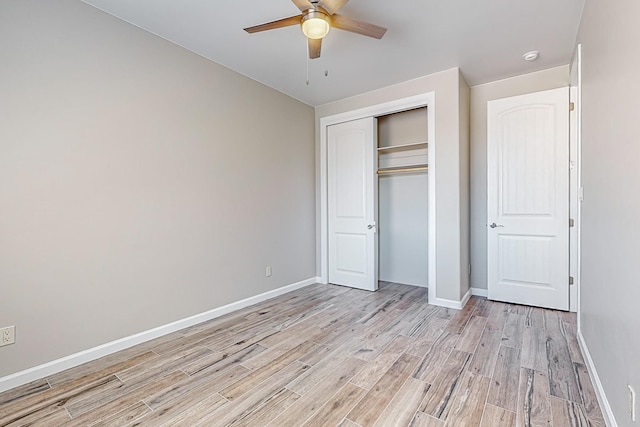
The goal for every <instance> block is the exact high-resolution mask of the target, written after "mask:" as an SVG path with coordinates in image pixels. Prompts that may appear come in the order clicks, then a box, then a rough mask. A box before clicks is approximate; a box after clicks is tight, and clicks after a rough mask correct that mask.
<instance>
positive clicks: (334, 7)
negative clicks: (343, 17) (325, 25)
mask: <svg viewBox="0 0 640 427" xmlns="http://www.w3.org/2000/svg"><path fill="white" fill-rule="evenodd" d="M348 1H349V0H320V1H319V2H318V6H320V7H321V8H323V9H324V10H326V11H327V12H329V15H333V14H334V13H336V12H337V11H338V10H339V9H340V8H341V7H342V6H344V5H345V4H347V2H348Z"/></svg>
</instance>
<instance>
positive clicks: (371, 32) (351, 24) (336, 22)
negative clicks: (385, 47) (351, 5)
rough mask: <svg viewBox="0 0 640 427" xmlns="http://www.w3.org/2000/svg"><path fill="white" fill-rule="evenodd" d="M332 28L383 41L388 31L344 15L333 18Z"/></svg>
mask: <svg viewBox="0 0 640 427" xmlns="http://www.w3.org/2000/svg"><path fill="white" fill-rule="evenodd" d="M331 26H332V27H334V28H339V29H341V30H345V31H350V32H352V33H357V34H362V35H363V36H367V37H373V38H374V39H381V38H382V36H384V33H386V32H387V29H386V28H384V27H379V26H377V25H373V24H369V23H368V22H362V21H356V20H355V19H351V18H347V17H346V16H343V15H337V14H336V15H333V16H332V17H331Z"/></svg>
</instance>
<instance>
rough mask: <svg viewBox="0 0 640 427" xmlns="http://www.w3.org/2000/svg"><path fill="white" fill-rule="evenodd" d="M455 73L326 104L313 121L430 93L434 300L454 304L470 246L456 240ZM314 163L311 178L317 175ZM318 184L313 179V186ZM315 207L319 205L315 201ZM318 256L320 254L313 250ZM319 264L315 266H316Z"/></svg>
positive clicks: (458, 140)
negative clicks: (433, 159)
mask: <svg viewBox="0 0 640 427" xmlns="http://www.w3.org/2000/svg"><path fill="white" fill-rule="evenodd" d="M461 78H462V77H461V75H460V72H459V70H458V69H457V68H452V69H450V70H446V71H442V72H439V73H435V74H430V75H428V76H424V77H421V78H418V79H415V80H410V81H407V82H404V83H400V84H397V85H393V86H388V87H385V88H381V89H378V90H375V91H372V92H367V93H364V94H361V95H356V96H353V97H350V98H346V99H343V100H340V101H336V102H333V103H330V104H325V105H321V106H319V107H316V123H317V124H318V125H319V123H320V118H322V117H328V116H332V115H335V114H339V113H344V112H347V111H353V110H356V109H359V108H365V107H369V106H372V105H377V104H381V103H384V102H390V101H393V100H397V99H402V98H406V97H409V96H414V95H417V94H421V93H427V92H435V105H436V113H435V116H436V117H435V122H436V124H435V133H436V144H438V148H437V150H436V153H437V156H438V159H437V168H436V175H437V177H436V192H437V194H436V198H437V203H436V210H437V212H436V216H437V222H438V223H437V226H436V275H437V278H436V280H437V296H438V298H445V299H449V300H455V301H459V300H460V298H461V297H462V294H463V293H464V292H466V289H465V286H467V285H466V283H465V282H464V281H463V279H464V276H466V269H465V271H464V272H462V271H461V257H462V256H464V255H463V253H464V252H468V250H469V248H468V246H467V247H464V246H462V245H464V242H465V239H463V238H461V233H463V230H464V224H463V216H464V214H463V213H462V212H461V209H462V208H463V206H462V205H461V203H462V202H461V199H464V198H467V197H469V195H468V194H464V193H461V191H462V190H464V185H461V183H460V182H461V180H464V179H465V176H464V174H465V172H464V171H461V170H460V156H461V153H460V151H461V150H464V149H465V146H466V145H465V143H464V135H461V130H460V113H461V107H460V102H461V100H464V96H460V93H461V89H462V90H463V88H464V85H466V83H461V82H460V79H461ZM316 138H317V145H316V155H317V156H318V157H317V158H318V160H319V159H320V157H319V153H320V130H319V126H318V129H316ZM319 171H320V168H319V165H318V166H317V172H316V174H317V175H318V176H319ZM319 182H320V180H319V178H318V183H319ZM317 205H318V206H320V203H319V198H318V199H317ZM317 235H318V239H317V240H318V245H319V242H320V238H319V236H320V230H319V225H318V229H317ZM318 252H319V250H318ZM319 264H320V263H319V262H318V265H319ZM463 291H464V292H463Z"/></svg>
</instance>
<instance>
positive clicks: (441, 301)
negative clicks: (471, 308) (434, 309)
mask: <svg viewBox="0 0 640 427" xmlns="http://www.w3.org/2000/svg"><path fill="white" fill-rule="evenodd" d="M469 298H471V289H469V290H468V291H467V293H466V294H464V296H463V297H462V300H460V301H456V300H452V299H446V298H434V299H432V300H429V304H432V305H437V306H439V307H445V308H453V309H455V310H462V308H463V307H464V306H465V305H466V304H467V302H469Z"/></svg>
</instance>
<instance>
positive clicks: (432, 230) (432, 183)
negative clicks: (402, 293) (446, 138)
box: [320, 92, 461, 307]
mask: <svg viewBox="0 0 640 427" xmlns="http://www.w3.org/2000/svg"><path fill="white" fill-rule="evenodd" d="M435 101H436V95H435V92H427V93H423V94H420V95H415V96H411V97H408V98H402V99H397V100H394V101H390V102H385V103H382V104H377V105H373V106H370V107H365V108H361V109H358V110H353V111H348V112H346V113H340V114H336V115H333V116H327V117H321V118H320V283H324V284H326V283H328V282H329V263H328V259H329V258H328V244H327V242H328V238H329V235H328V214H327V202H328V200H327V197H328V195H327V126H330V125H334V124H338V123H344V122H347V121H351V120H357V119H362V118H365V117H377V116H382V115H386V114H392V113H397V112H400V111H405V110H411V109H414V108H420V107H427V121H428V124H427V132H428V134H427V141H428V144H429V145H428V147H427V156H428V159H429V178H428V180H429V183H428V186H429V190H428V191H429V196H428V197H429V237H428V238H429V243H428V251H429V255H428V260H427V263H428V269H429V284H428V289H429V291H428V292H429V303H430V304H434V305H442V306H444V307H449V305H447V304H448V303H454V304H457V305H460V304H461V301H449V300H441V299H439V298H437V297H436V295H437V292H436V286H437V284H436V161H435V159H436V146H437V143H436V120H435V117H436V116H435V114H436V102H435ZM439 301H442V304H440V303H439Z"/></svg>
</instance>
